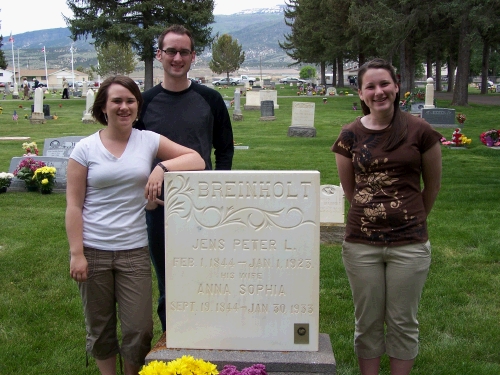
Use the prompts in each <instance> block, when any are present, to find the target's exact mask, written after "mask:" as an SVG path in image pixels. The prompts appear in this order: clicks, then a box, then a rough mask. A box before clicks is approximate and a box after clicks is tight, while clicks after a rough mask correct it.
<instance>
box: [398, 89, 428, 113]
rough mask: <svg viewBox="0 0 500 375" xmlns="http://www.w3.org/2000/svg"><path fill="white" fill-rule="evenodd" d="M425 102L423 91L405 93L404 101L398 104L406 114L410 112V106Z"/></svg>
mask: <svg viewBox="0 0 500 375" xmlns="http://www.w3.org/2000/svg"><path fill="white" fill-rule="evenodd" d="M424 101H425V91H424V90H415V91H413V92H409V91H408V92H406V93H405V95H404V99H403V100H401V101H400V102H399V106H400V107H402V108H404V110H405V111H406V112H411V105H412V104H413V103H419V102H424Z"/></svg>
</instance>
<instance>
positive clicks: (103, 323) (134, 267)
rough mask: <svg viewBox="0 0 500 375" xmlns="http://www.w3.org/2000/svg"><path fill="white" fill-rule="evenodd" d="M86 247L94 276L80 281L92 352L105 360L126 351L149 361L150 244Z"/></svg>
mask: <svg viewBox="0 0 500 375" xmlns="http://www.w3.org/2000/svg"><path fill="white" fill-rule="evenodd" d="M83 251H84V255H85V257H86V258H87V262H88V278H87V281H86V282H83V283H78V288H79V290H80V295H81V297H82V302H83V309H84V312H85V325H86V328H87V352H88V353H90V354H91V355H92V356H93V357H94V358H96V359H100V360H105V359H108V358H110V357H112V356H114V355H116V354H117V353H120V354H121V356H122V357H123V358H124V359H125V360H126V361H127V362H128V363H131V364H134V365H137V366H140V365H143V364H144V360H145V358H146V355H147V354H148V352H149V351H150V349H151V340H152V338H153V304H152V281H151V280H152V279H151V262H150V260H149V251H148V247H147V246H146V247H142V248H139V249H133V250H120V251H104V250H97V249H92V248H88V247H84V249H83ZM117 316H118V318H119V319H120V328H121V333H122V343H121V345H120V344H119V342H118V335H117Z"/></svg>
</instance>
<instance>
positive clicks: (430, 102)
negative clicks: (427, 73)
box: [424, 77, 435, 109]
mask: <svg viewBox="0 0 500 375" xmlns="http://www.w3.org/2000/svg"><path fill="white" fill-rule="evenodd" d="M424 108H425V109H432V108H435V107H434V80H433V79H432V77H429V78H427V85H426V86H425V104H424Z"/></svg>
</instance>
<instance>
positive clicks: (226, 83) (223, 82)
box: [212, 78, 240, 86]
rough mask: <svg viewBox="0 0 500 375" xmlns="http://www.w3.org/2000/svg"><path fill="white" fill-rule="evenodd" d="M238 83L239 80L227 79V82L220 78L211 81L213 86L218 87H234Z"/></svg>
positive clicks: (225, 79)
mask: <svg viewBox="0 0 500 375" xmlns="http://www.w3.org/2000/svg"><path fill="white" fill-rule="evenodd" d="M239 83H240V80H238V79H235V78H229V81H228V80H227V78H222V79H219V80H217V81H213V82H212V85H214V86H220V85H223V86H224V85H225V86H229V85H231V86H236V85H237V84H239Z"/></svg>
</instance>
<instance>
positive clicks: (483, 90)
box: [481, 39, 490, 94]
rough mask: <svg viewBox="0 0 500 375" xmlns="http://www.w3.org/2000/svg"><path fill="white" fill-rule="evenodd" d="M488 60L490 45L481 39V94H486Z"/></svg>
mask: <svg viewBox="0 0 500 375" xmlns="http://www.w3.org/2000/svg"><path fill="white" fill-rule="evenodd" d="M489 58H490V43H489V42H488V40H486V39H483V62H482V64H481V94H487V93H488V59H489Z"/></svg>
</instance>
